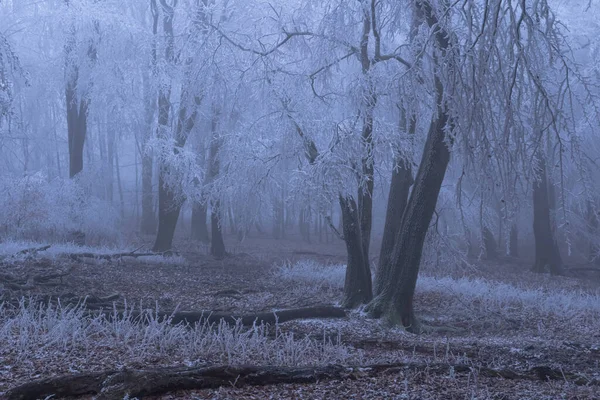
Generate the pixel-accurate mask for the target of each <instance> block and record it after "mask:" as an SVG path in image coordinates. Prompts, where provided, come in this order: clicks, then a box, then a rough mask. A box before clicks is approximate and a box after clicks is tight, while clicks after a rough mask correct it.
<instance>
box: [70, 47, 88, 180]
mask: <svg viewBox="0 0 600 400" xmlns="http://www.w3.org/2000/svg"><path fill="white" fill-rule="evenodd" d="M73 42H74V39H73ZM72 46H74V44H71V45H69V44H68V45H67V53H68V54H69V53H70V52H72V51H74V49H73V48H72ZM67 57H69V56H67ZM67 68H68V69H67V71H69V76H68V77H67V85H66V88H65V99H66V105H67V131H68V142H69V177H70V178H73V177H75V175H77V174H78V173H80V172H81V171H82V170H83V147H84V144H85V137H86V134H87V112H88V107H89V99H86V98H79V97H78V96H77V85H78V77H79V68H78V67H77V66H69V65H67Z"/></svg>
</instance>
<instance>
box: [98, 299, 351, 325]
mask: <svg viewBox="0 0 600 400" xmlns="http://www.w3.org/2000/svg"><path fill="white" fill-rule="evenodd" d="M88 308H91V309H92V310H94V308H95V306H94V305H93V304H92V305H91V307H90V306H88ZM92 312H93V311H92ZM101 312H102V314H104V316H105V317H106V318H108V319H113V318H115V316H116V317H117V318H126V317H130V318H134V319H136V320H138V321H140V322H145V321H147V320H149V317H150V316H152V317H154V318H156V319H158V320H160V321H167V322H168V323H170V324H172V325H177V324H179V323H184V324H189V325H194V324H197V323H209V324H213V323H217V324H218V323H220V322H221V321H223V322H225V323H227V324H231V325H235V324H238V323H240V324H242V325H246V326H251V325H253V324H255V323H256V324H275V323H283V322H287V321H292V320H295V319H309V318H344V317H346V311H345V310H344V309H343V308H340V307H331V306H317V307H305V308H292V309H288V310H278V311H270V312H259V313H252V314H232V313H224V312H219V311H206V310H203V311H177V312H158V313H149V312H144V311H142V312H140V311H121V310H119V311H117V312H116V313H115V311H114V310H113V311H101Z"/></svg>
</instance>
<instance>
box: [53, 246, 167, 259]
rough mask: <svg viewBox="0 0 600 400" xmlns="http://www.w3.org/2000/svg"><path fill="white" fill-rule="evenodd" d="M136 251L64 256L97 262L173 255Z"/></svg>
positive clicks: (164, 252) (165, 252) (68, 254)
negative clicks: (92, 259) (95, 260)
mask: <svg viewBox="0 0 600 400" xmlns="http://www.w3.org/2000/svg"><path fill="white" fill-rule="evenodd" d="M138 250H139V248H138V249H135V250H133V251H128V252H124V253H110V254H102V253H89V252H88V253H66V254H64V256H67V257H69V258H70V259H72V260H79V259H80V258H95V259H98V260H115V259H119V258H123V257H133V258H138V257H152V256H159V257H162V256H167V255H168V256H171V255H174V253H173V252H172V251H163V252H159V253H156V252H149V253H137V251H138Z"/></svg>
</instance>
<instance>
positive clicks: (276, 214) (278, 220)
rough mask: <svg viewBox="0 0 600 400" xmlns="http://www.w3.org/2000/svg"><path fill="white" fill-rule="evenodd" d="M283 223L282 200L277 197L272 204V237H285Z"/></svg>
mask: <svg viewBox="0 0 600 400" xmlns="http://www.w3.org/2000/svg"><path fill="white" fill-rule="evenodd" d="M288 215H289V214H288ZM285 225H286V224H285V219H284V204H283V200H280V199H278V198H277V199H275V204H274V206H273V238H275V239H283V238H284V237H285Z"/></svg>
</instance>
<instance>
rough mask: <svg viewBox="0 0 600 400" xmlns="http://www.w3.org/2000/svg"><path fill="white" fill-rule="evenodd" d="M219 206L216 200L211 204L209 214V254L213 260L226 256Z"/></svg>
mask: <svg viewBox="0 0 600 400" xmlns="http://www.w3.org/2000/svg"><path fill="white" fill-rule="evenodd" d="M220 208H221V204H220V201H218V200H216V201H214V202H213V203H212V206H211V212H210V230H211V237H212V240H211V241H210V254H211V255H212V256H213V257H215V258H223V257H225V256H226V255H227V252H226V251H225V242H224V241H223V228H222V226H221V215H220V214H221V213H220V211H221V210H220Z"/></svg>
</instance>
